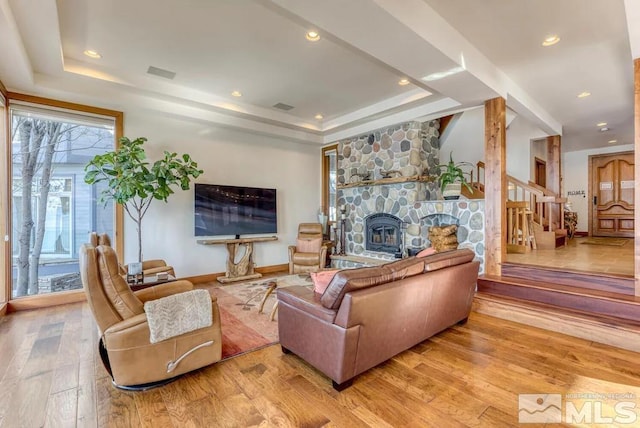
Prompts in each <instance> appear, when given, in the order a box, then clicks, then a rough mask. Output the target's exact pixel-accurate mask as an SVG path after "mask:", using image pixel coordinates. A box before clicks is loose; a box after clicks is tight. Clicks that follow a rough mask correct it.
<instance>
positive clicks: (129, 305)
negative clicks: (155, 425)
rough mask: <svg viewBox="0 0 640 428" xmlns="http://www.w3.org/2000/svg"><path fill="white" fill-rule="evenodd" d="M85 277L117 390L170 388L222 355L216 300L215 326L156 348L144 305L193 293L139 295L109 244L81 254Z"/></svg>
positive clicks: (157, 290)
mask: <svg viewBox="0 0 640 428" xmlns="http://www.w3.org/2000/svg"><path fill="white" fill-rule="evenodd" d="M80 276H81V278H82V284H83V287H84V291H85V294H86V296H87V301H88V302H89V306H90V307H91V311H92V312H93V316H94V318H95V320H96V323H97V324H98V330H99V333H100V356H101V357H102V361H103V363H104V365H105V368H106V369H107V371H108V372H109V373H110V374H111V376H112V379H113V383H114V385H115V386H117V387H119V388H124V389H147V388H149V387H152V386H157V385H159V384H163V383H166V382H167V381H170V380H173V379H174V378H175V377H177V376H179V375H181V374H184V373H187V372H189V371H191V370H195V369H198V368H200V367H204V366H206V365H209V364H211V363H214V362H216V361H219V360H220V359H221V356H222V334H221V324H220V312H219V310H218V305H217V302H216V298H215V297H213V298H212V305H211V306H212V308H211V310H212V313H211V319H212V324H211V326H210V327H204V328H200V329H197V330H193V331H191V332H188V333H184V334H182V335H179V336H175V337H172V338H169V339H166V340H163V341H160V342H157V343H151V339H150V330H149V324H148V321H147V316H146V314H145V312H144V303H145V302H146V301H150V300H156V299H159V298H161V297H166V296H170V295H173V294H176V293H182V292H185V291H190V290H192V289H193V284H191V283H190V282H189V281H175V282H170V283H167V284H161V285H157V286H154V287H149V288H146V289H143V290H140V291H137V292H133V291H131V289H130V288H129V285H128V284H127V282H126V281H125V280H124V278H123V277H122V276H121V275H120V271H119V266H118V260H117V258H116V254H115V251H114V250H113V248H111V247H110V246H108V245H99V246H97V247H93V246H92V245H91V244H84V245H83V246H82V248H81V249H80Z"/></svg>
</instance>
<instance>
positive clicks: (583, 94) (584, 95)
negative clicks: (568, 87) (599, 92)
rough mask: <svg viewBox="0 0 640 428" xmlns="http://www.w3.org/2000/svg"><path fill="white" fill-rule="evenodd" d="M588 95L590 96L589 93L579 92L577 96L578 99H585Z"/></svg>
mask: <svg viewBox="0 0 640 428" xmlns="http://www.w3.org/2000/svg"><path fill="white" fill-rule="evenodd" d="M589 95H591V92H587V91H584V92H580V93H579V94H578V98H586V97H588V96H589Z"/></svg>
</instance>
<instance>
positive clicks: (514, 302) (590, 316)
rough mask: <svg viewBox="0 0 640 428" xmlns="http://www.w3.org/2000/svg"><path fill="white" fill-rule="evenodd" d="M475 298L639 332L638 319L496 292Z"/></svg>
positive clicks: (480, 293)
mask: <svg viewBox="0 0 640 428" xmlns="http://www.w3.org/2000/svg"><path fill="white" fill-rule="evenodd" d="M475 298H477V299H486V300H492V301H498V302H504V303H507V304H509V305H511V306H518V307H521V308H526V309H536V310H539V311H544V312H546V313H550V314H555V315H557V316H558V317H563V316H571V317H577V318H583V319H587V320H590V321H592V322H599V323H603V324H606V325H610V326H616V327H619V328H626V329H628V330H635V331H638V333H640V321H633V320H628V319H622V318H617V317H612V316H607V315H600V314H594V313H592V312H585V311H581V310H578V309H573V308H565V307H562V306H556V305H551V304H547V303H540V302H532V301H530V300H523V299H518V298H513V297H509V296H501V295H497V294H491V293H486V292H480V291H479V292H477V293H476V295H475Z"/></svg>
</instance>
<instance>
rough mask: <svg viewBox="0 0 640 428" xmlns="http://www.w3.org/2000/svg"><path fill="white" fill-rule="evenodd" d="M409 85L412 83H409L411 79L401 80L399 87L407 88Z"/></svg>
mask: <svg viewBox="0 0 640 428" xmlns="http://www.w3.org/2000/svg"><path fill="white" fill-rule="evenodd" d="M409 83H411V82H410V81H409V79H400V80H399V81H398V85H400V86H406V85H408V84H409Z"/></svg>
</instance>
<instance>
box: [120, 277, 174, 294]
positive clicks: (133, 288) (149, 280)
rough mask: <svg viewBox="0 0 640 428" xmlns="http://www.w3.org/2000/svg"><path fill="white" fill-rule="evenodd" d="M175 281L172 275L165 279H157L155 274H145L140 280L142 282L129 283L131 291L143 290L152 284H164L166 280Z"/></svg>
mask: <svg viewBox="0 0 640 428" xmlns="http://www.w3.org/2000/svg"><path fill="white" fill-rule="evenodd" d="M174 281H177V279H176V277H175V276H173V275H168V276H167V279H160V280H159V279H158V277H157V276H156V275H149V276H145V277H144V278H143V280H142V284H129V287H131V291H138V290H144V289H145V288H149V287H153V286H154V285H160V284H164V283H166V282H174Z"/></svg>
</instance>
